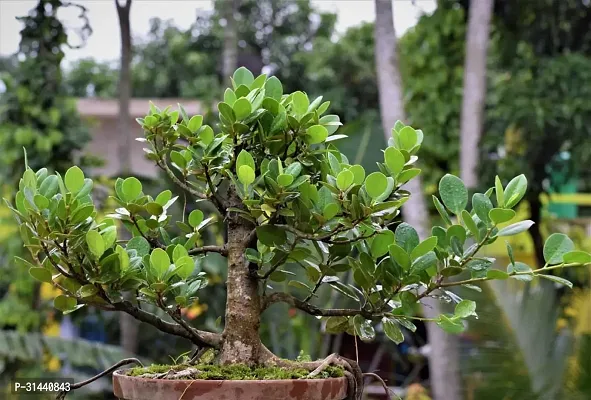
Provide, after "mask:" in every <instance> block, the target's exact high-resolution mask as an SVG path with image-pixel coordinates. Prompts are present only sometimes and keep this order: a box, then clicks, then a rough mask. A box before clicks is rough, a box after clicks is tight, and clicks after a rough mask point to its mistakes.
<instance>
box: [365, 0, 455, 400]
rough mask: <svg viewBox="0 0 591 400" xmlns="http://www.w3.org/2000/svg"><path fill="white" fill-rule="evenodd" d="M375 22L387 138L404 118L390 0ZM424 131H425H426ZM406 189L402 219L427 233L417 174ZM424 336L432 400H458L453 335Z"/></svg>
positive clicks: (380, 6) (434, 306)
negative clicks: (426, 340)
mask: <svg viewBox="0 0 591 400" xmlns="http://www.w3.org/2000/svg"><path fill="white" fill-rule="evenodd" d="M375 6H376V23H375V24H376V25H375V45H376V51H375V54H376V66H377V75H378V89H379V95H380V114H381V117H382V127H383V129H384V136H385V138H386V140H388V139H389V138H390V136H391V129H392V127H393V126H394V123H395V122H396V120H401V121H404V120H405V119H406V115H405V112H404V103H403V89H402V78H401V76H400V68H399V61H398V51H397V46H396V32H395V30H394V21H393V10H392V2H391V0H375ZM427 134H428V132H427ZM406 189H407V190H409V191H411V192H412V193H413V195H412V196H411V197H410V199H409V201H407V202H406V203H405V205H404V209H403V215H404V219H405V221H407V222H408V223H409V224H411V225H413V226H414V227H415V228H416V229H417V232H418V233H419V235H420V237H422V238H425V237H427V236H429V235H428V230H429V227H428V225H429V221H428V220H426V218H428V210H427V206H426V204H425V198H424V196H423V190H422V184H421V179H420V176H419V177H417V178H415V179H413V180H411V181H410V182H409V183H408V184H407V185H406ZM423 303H424V308H423V310H424V313H425V314H426V316H427V317H432V316H433V315H436V316H437V315H439V314H441V313H442V311H441V306H440V304H439V302H438V301H436V300H431V299H425V301H424V302H423ZM427 336H428V340H429V343H430V345H431V354H430V356H429V371H430V376H431V386H432V389H433V397H434V398H435V400H459V399H461V395H460V387H461V383H460V375H459V356H458V343H457V338H456V337H454V336H451V335H448V334H446V333H445V332H444V331H443V330H441V329H440V328H439V327H438V326H436V325H435V324H428V325H427Z"/></svg>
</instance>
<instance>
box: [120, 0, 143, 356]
mask: <svg viewBox="0 0 591 400" xmlns="http://www.w3.org/2000/svg"><path fill="white" fill-rule="evenodd" d="M124 1H125V2H124V4H121V3H120V2H119V0H115V7H116V8H117V15H118V17H119V30H120V32H121V67H120V70H119V71H120V72H119V125H118V128H119V136H118V138H119V143H118V145H119V146H118V158H119V170H120V172H121V173H122V174H124V175H128V174H129V173H130V172H131V132H130V118H131V117H130V115H129V102H130V99H131V73H130V67H131V28H130V23H129V11H130V9H131V0H124ZM139 326H140V324H139V321H137V320H136V319H135V318H133V317H132V316H131V315H128V314H126V313H121V314H120V315H119V329H120V335H119V340H120V342H121V347H122V348H123V349H124V350H126V351H128V352H130V353H136V352H137V348H138V333H139Z"/></svg>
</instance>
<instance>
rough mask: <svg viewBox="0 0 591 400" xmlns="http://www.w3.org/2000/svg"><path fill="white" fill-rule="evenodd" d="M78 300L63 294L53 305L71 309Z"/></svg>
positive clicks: (61, 308)
mask: <svg viewBox="0 0 591 400" xmlns="http://www.w3.org/2000/svg"><path fill="white" fill-rule="evenodd" d="M69 190H70V189H69ZM77 304H78V302H77V301H76V299H75V298H73V297H69V296H65V295H63V294H61V295H59V296H57V297H56V298H55V299H53V306H54V307H55V308H57V309H58V310H60V311H70V310H73V309H75V308H76V305H77Z"/></svg>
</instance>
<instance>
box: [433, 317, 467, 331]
mask: <svg viewBox="0 0 591 400" xmlns="http://www.w3.org/2000/svg"><path fill="white" fill-rule="evenodd" d="M437 325H438V326H439V327H440V328H441V329H443V330H444V331H446V332H447V333H462V332H464V329H465V327H464V324H463V323H462V321H461V320H457V319H452V318H449V317H446V316H445V315H440V316H439V320H438V321H437Z"/></svg>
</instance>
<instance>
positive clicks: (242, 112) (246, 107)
mask: <svg viewBox="0 0 591 400" xmlns="http://www.w3.org/2000/svg"><path fill="white" fill-rule="evenodd" d="M232 110H234V115H236V120H238V121H240V120H243V119H245V118H246V117H248V116H249V115H250V113H251V112H252V104H250V101H248V99H247V98H245V97H242V98H240V99H238V100H236V101H235V102H234V105H233V106H232Z"/></svg>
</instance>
